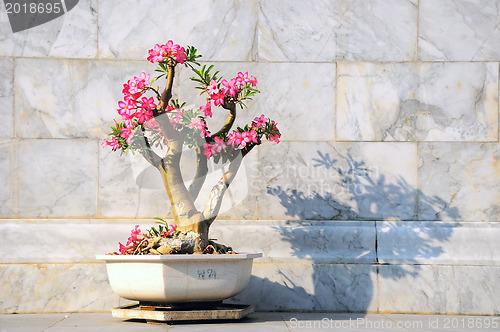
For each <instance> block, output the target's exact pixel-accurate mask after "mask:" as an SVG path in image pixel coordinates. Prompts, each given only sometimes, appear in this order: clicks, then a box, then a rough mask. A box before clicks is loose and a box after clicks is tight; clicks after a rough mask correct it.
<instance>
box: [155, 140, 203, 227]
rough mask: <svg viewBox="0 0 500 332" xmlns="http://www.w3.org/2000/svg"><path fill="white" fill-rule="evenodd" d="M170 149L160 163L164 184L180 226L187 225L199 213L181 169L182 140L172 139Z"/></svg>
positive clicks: (175, 218) (174, 215)
mask: <svg viewBox="0 0 500 332" xmlns="http://www.w3.org/2000/svg"><path fill="white" fill-rule="evenodd" d="M168 145H169V150H168V152H167V155H166V156H165V158H163V159H162V161H161V164H160V166H161V167H160V168H159V169H160V172H161V176H162V179H163V184H164V186H165V189H166V190H167V194H168V198H169V199H170V203H171V204H172V214H173V217H174V220H175V223H176V224H177V225H178V226H187V225H189V224H190V223H191V222H192V220H191V219H190V217H191V216H193V215H195V214H198V211H197V210H196V208H195V206H194V200H193V198H192V196H191V194H190V193H189V191H188V190H187V188H186V186H185V184H184V180H183V178H182V173H181V169H180V159H181V155H182V145H183V143H182V141H170V142H169V143H168Z"/></svg>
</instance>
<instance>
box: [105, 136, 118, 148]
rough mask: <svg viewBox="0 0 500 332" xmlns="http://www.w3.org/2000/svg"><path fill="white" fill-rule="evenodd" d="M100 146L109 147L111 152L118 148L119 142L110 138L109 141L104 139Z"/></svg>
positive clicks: (114, 138)
mask: <svg viewBox="0 0 500 332" xmlns="http://www.w3.org/2000/svg"><path fill="white" fill-rule="evenodd" d="M102 146H103V147H105V146H110V147H111V149H112V150H113V151H116V149H117V148H119V147H120V141H119V140H118V138H116V137H114V136H113V137H111V140H107V139H104V140H103V142H102Z"/></svg>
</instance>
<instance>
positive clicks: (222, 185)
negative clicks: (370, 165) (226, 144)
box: [203, 155, 243, 226]
mask: <svg viewBox="0 0 500 332" xmlns="http://www.w3.org/2000/svg"><path fill="white" fill-rule="evenodd" d="M242 160H243V157H242V156H241V155H240V156H238V157H237V158H235V159H233V161H231V163H230V164H229V167H228V170H227V171H226V172H225V173H224V175H222V178H221V179H220V180H219V182H218V183H217V184H216V185H215V186H214V187H213V188H212V190H211V191H210V194H209V195H208V202H207V205H206V206H205V210H203V218H204V219H205V220H206V222H207V224H208V225H209V226H210V224H212V222H213V221H214V220H215V218H216V217H217V215H218V214H219V211H220V207H221V204H222V198H223V197H224V194H225V193H226V190H227V188H229V185H230V184H231V182H232V181H233V180H234V178H235V177H236V173H237V172H238V169H239V168H240V165H241V161H242Z"/></svg>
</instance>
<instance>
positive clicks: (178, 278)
mask: <svg viewBox="0 0 500 332" xmlns="http://www.w3.org/2000/svg"><path fill="white" fill-rule="evenodd" d="M258 257H262V254H260V253H255V254H227V255H97V256H96V258H97V259H98V260H103V261H105V262H106V268H107V271H108V278H109V283H110V284H111V288H112V289H113V291H114V292H115V293H116V294H118V295H119V296H121V297H123V298H125V299H129V300H135V301H139V302H154V303H165V304H171V303H182V302H213V301H222V300H224V299H227V298H229V297H231V296H234V295H236V294H238V293H240V292H241V291H242V290H243V289H244V288H245V287H246V286H247V285H248V282H249V281H250V276H251V274H252V263H253V259H254V258H258Z"/></svg>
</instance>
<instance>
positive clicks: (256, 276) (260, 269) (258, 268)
mask: <svg viewBox="0 0 500 332" xmlns="http://www.w3.org/2000/svg"><path fill="white" fill-rule="evenodd" d="M252 274H253V276H252V278H251V279H250V284H249V285H248V286H247V288H245V290H243V292H242V293H240V294H238V295H236V296H235V297H233V298H232V299H231V300H232V302H236V303H253V304H255V305H256V307H257V310H262V311H269V310H271V311H287V310H312V311H340V312H345V311H349V312H365V311H376V310H377V293H376V289H377V277H376V267H375V266H373V265H364V264H346V265H343V264H339V265H330V264H325V265H309V264H294V265H287V264H282V265H279V264H278V265H274V264H273V265H268V264H266V265H260V264H254V266H253V270H252Z"/></svg>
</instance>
